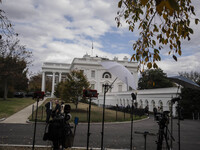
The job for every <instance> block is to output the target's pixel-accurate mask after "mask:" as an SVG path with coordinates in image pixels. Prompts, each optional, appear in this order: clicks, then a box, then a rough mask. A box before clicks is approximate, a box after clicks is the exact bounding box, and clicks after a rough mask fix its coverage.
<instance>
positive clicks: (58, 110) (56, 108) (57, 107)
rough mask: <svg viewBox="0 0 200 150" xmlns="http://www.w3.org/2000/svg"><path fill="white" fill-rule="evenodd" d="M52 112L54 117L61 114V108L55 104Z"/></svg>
mask: <svg viewBox="0 0 200 150" xmlns="http://www.w3.org/2000/svg"><path fill="white" fill-rule="evenodd" d="M54 112H55V113H56V115H58V114H60V112H61V106H60V105H59V104H56V107H55V109H54Z"/></svg>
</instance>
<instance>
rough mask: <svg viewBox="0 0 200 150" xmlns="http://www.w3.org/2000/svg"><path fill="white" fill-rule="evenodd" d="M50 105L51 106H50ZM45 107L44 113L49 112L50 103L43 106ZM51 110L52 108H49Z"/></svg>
mask: <svg viewBox="0 0 200 150" xmlns="http://www.w3.org/2000/svg"><path fill="white" fill-rule="evenodd" d="M51 105H52V104H51ZM45 107H46V111H49V110H50V102H48V103H46V104H45ZM51 110H52V108H51Z"/></svg>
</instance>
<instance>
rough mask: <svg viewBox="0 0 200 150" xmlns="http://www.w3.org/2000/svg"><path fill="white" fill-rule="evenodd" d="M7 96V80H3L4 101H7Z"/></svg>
mask: <svg viewBox="0 0 200 150" xmlns="http://www.w3.org/2000/svg"><path fill="white" fill-rule="evenodd" d="M7 94H8V81H7V78H5V80H4V96H3V99H4V100H6V99H7Z"/></svg>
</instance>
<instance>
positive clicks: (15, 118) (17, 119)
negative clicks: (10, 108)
mask: <svg viewBox="0 0 200 150" xmlns="http://www.w3.org/2000/svg"><path fill="white" fill-rule="evenodd" d="M46 99H47V97H45V98H44V100H42V101H39V103H38V106H40V105H41V104H42V103H43V102H44V101H45V100H46ZM33 105H34V108H36V105H37V102H35V103H34V104H33ZM31 114H32V105H29V106H28V107H26V108H24V109H22V110H20V111H19V112H17V113H15V114H13V115H12V116H10V117H8V118H6V119H5V120H4V121H2V122H0V123H17V124H27V120H28V117H29V116H30V115H31Z"/></svg>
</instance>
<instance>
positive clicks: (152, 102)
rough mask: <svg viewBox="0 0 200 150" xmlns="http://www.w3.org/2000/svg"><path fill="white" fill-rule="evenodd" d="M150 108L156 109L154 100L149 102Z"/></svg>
mask: <svg viewBox="0 0 200 150" xmlns="http://www.w3.org/2000/svg"><path fill="white" fill-rule="evenodd" d="M151 105H152V108H154V107H156V103H155V101H154V100H152V101H151Z"/></svg>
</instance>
